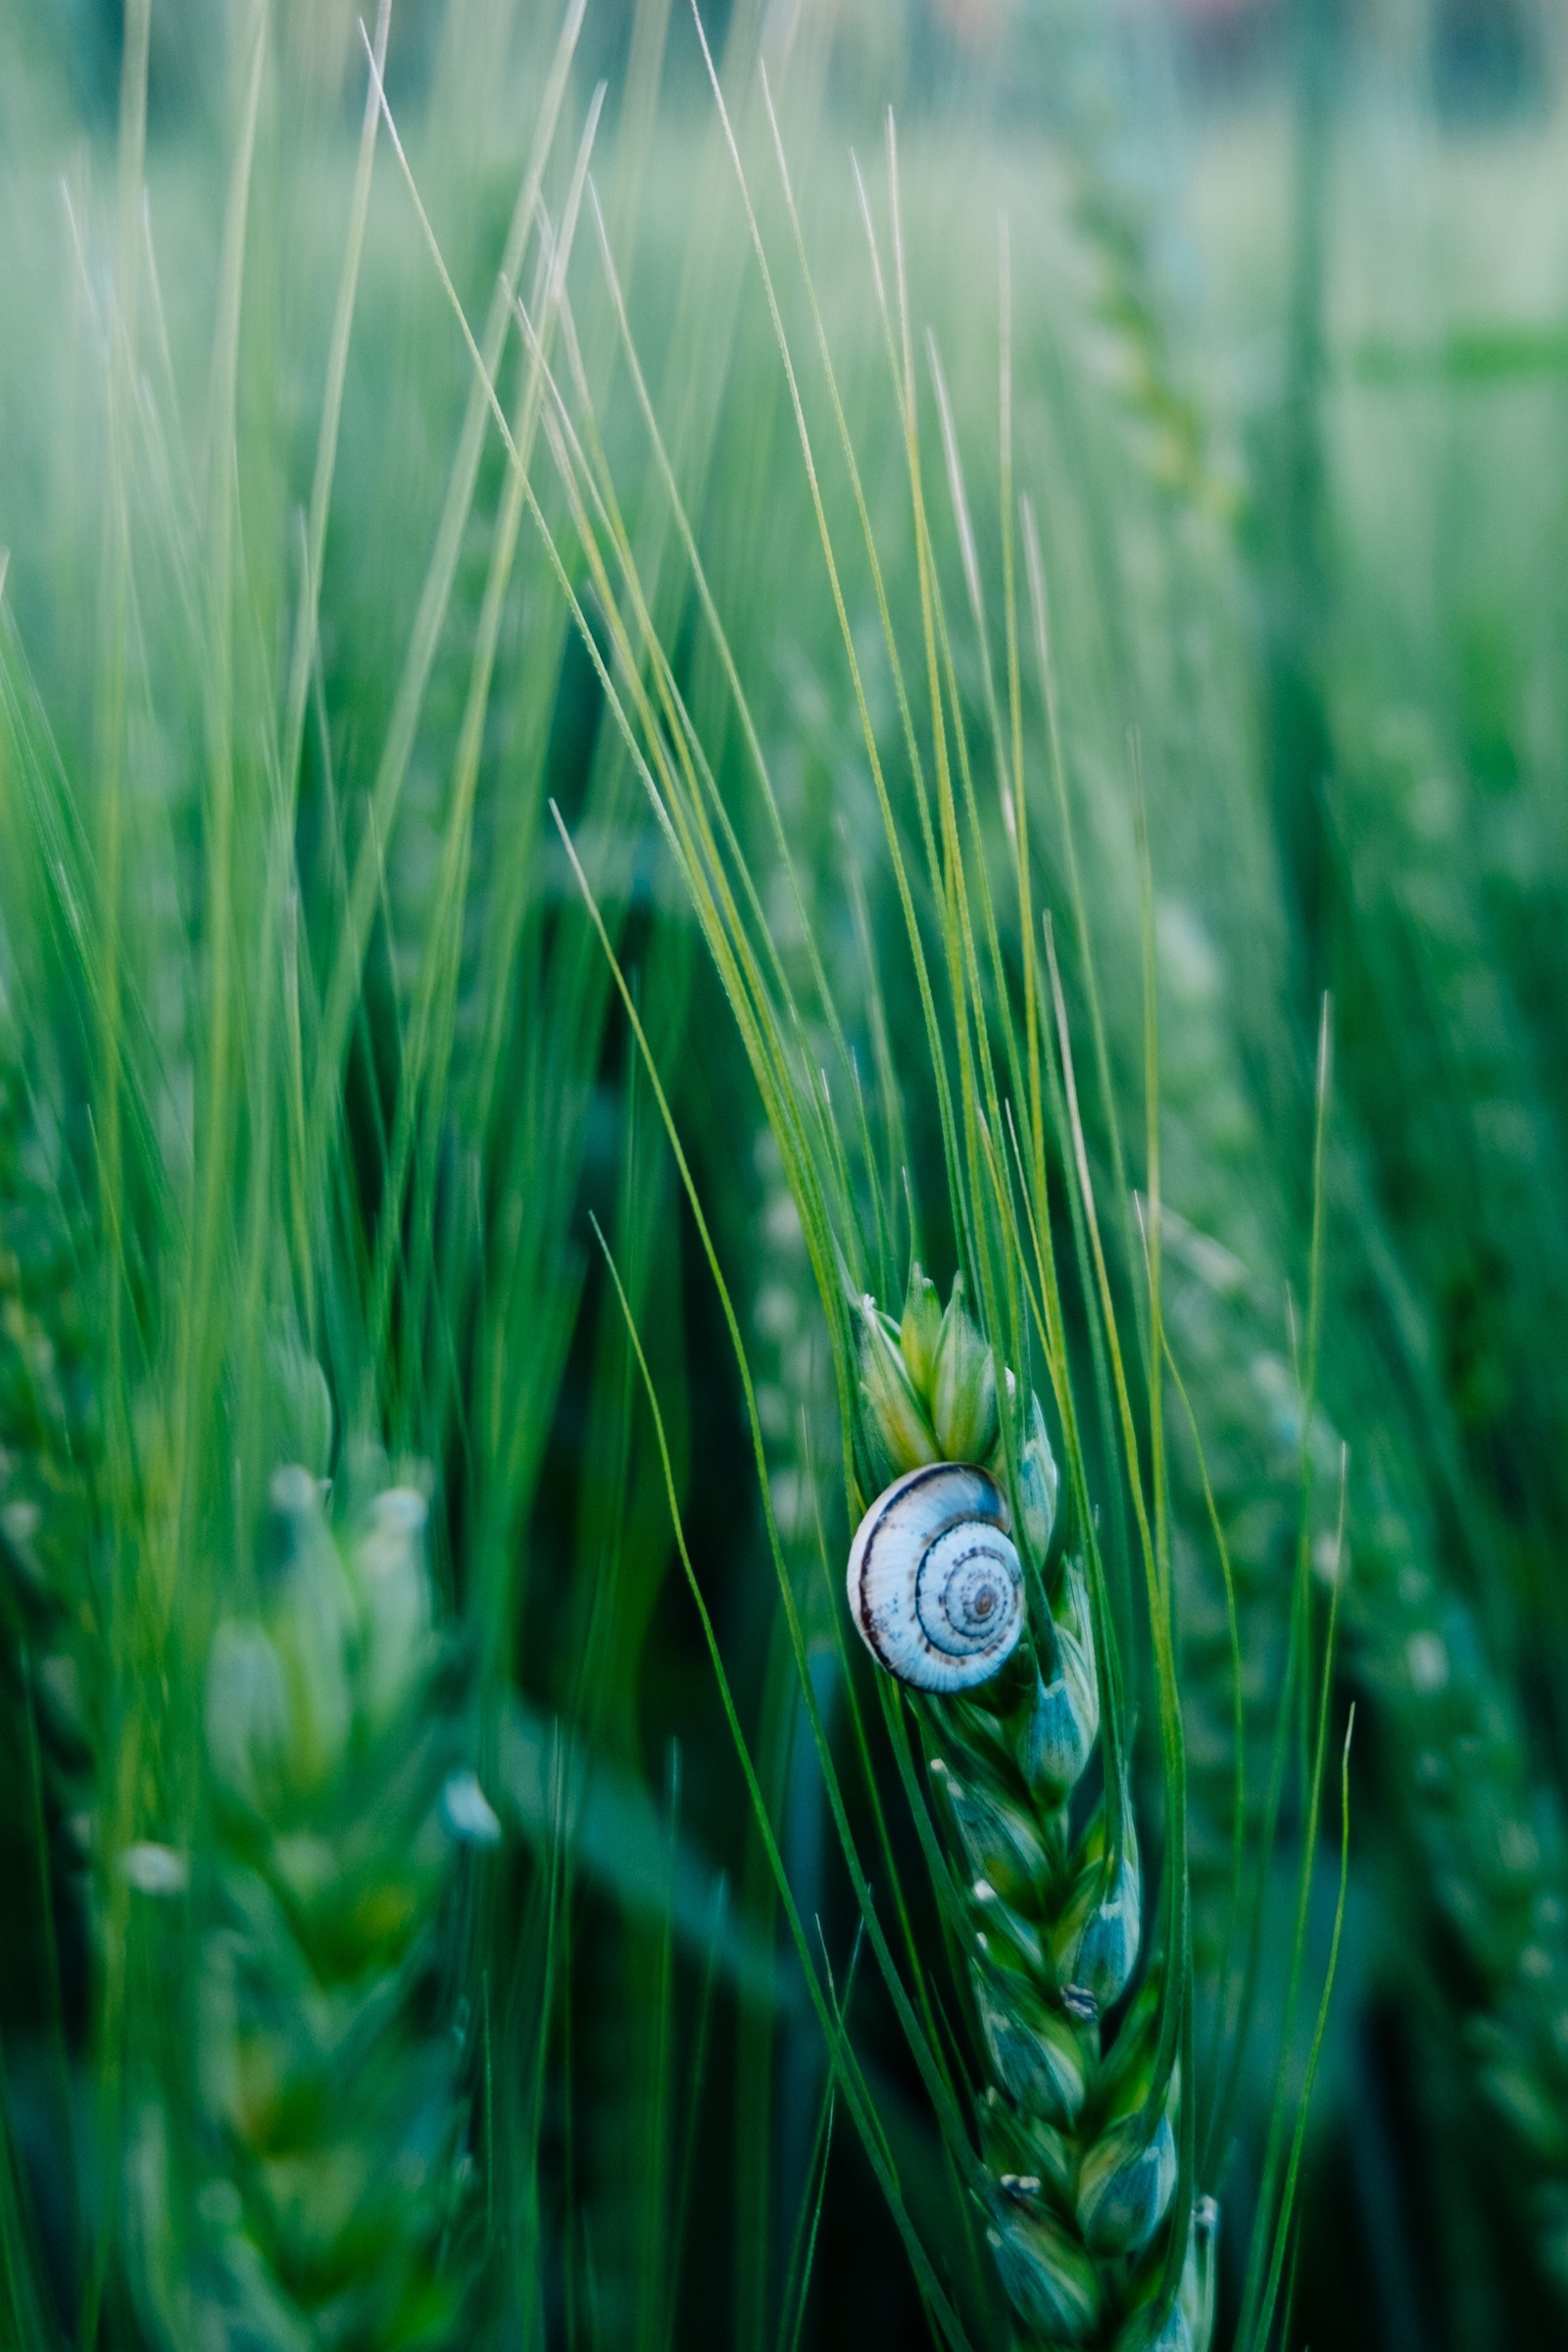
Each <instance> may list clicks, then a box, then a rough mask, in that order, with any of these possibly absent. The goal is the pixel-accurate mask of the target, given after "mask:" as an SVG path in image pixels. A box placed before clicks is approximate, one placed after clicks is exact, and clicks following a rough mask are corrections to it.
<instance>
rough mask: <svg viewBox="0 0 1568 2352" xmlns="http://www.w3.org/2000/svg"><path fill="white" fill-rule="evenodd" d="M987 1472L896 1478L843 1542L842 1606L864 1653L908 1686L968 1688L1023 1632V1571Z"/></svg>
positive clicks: (944, 1469)
mask: <svg viewBox="0 0 1568 2352" xmlns="http://www.w3.org/2000/svg"><path fill="white" fill-rule="evenodd" d="M1007 1527H1008V1517H1007V1498H1006V1496H1005V1495H1004V1494H1003V1491H1002V1489H1001V1488H1000V1487H999V1486H998V1484H997V1482H996V1480H995V1479H994V1478H993V1477H992V1476H991V1475H990V1473H989V1471H985V1470H978V1469H974V1468H972V1467H970V1466H969V1465H967V1464H965V1463H961V1462H930V1463H927V1464H926V1465H925V1467H924V1468H922V1469H919V1470H910V1471H908V1472H907V1474H906V1475H905V1476H904V1477H903V1478H900V1479H896V1480H895V1481H894V1483H893V1485H892V1486H891V1487H889V1488H888V1489H887V1490H886V1491H885V1492H884V1493H883V1494H881V1495H878V1496H877V1498H876V1500H875V1502H873V1503H872V1505H871V1508H870V1509H869V1510H868V1511H867V1512H866V1514H865V1517H864V1518H863V1519H862V1520H861V1521H860V1524H859V1527H858V1529H857V1531H856V1537H855V1542H854V1544H852V1545H851V1546H850V1566H849V1575H848V1580H847V1581H848V1584H849V1593H850V1608H851V1611H852V1613H853V1615H854V1618H855V1622H856V1624H857V1625H858V1628H859V1630H860V1636H861V1639H862V1640H863V1642H865V1645H866V1647H867V1648H868V1649H869V1650H870V1652H871V1655H872V1656H873V1657H874V1658H876V1659H877V1660H878V1661H879V1662H880V1663H881V1664H882V1665H883V1666H885V1667H886V1668H887V1670H888V1672H889V1673H890V1674H896V1675H897V1676H898V1678H899V1680H900V1681H901V1682H904V1683H908V1684H910V1685H912V1687H913V1688H914V1689H915V1690H916V1691H967V1690H969V1689H970V1688H971V1687H972V1686H973V1685H974V1684H976V1683H983V1682H985V1681H987V1680H988V1679H989V1677H990V1676H992V1675H993V1674H995V1673H996V1672H997V1669H998V1668H999V1667H1000V1666H1001V1665H1002V1664H1003V1663H1004V1661H1005V1659H1006V1658H1008V1657H1010V1656H1011V1654H1012V1651H1013V1650H1014V1649H1015V1648H1016V1646H1017V1642H1018V1636H1019V1635H1020V1634H1021V1633H1022V1631H1023V1618H1024V1596H1023V1571H1022V1569H1021V1567H1020V1566H1019V1562H1018V1554H1017V1552H1016V1550H1015V1549H1014V1548H1013V1544H1012V1540H1011V1538H1010V1536H1009V1535H1008V1533H1007Z"/></svg>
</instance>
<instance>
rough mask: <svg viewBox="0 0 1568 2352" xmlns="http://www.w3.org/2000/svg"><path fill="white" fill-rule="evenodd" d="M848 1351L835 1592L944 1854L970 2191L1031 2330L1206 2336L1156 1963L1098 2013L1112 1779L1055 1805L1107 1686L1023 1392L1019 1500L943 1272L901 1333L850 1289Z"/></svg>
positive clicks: (1121, 1899)
mask: <svg viewBox="0 0 1568 2352" xmlns="http://www.w3.org/2000/svg"><path fill="white" fill-rule="evenodd" d="M860 1366H861V1382H860V1395H861V1405H862V1420H863V1423H864V1435H865V1437H866V1440H867V1450H868V1453H869V1455H870V1457H871V1458H872V1459H873V1460H874V1461H875V1462H876V1463H877V1465H878V1467H879V1469H881V1468H883V1467H885V1468H887V1469H888V1471H889V1472H890V1473H891V1476H892V1482H893V1483H892V1484H891V1485H889V1486H888V1487H887V1489H886V1490H885V1492H884V1493H883V1494H882V1495H879V1496H878V1498H877V1500H876V1501H875V1502H873V1504H872V1505H871V1508H870V1510H869V1511H868V1512H867V1513H866V1514H865V1517H864V1519H863V1520H862V1521H861V1524H860V1527H859V1530H858V1533H857V1536H856V1539H855V1544H854V1546H853V1548H852V1550H851V1555H850V1568H849V1585H850V1601H851V1607H852V1610H853V1612H854V1614H855V1618H856V1623H857V1625H858V1628H859V1631H860V1633H861V1635H862V1637H863V1639H864V1640H865V1642H866V1643H867V1646H868V1647H869V1648H870V1649H871V1651H872V1654H873V1655H874V1656H875V1657H876V1658H877V1660H878V1662H879V1663H880V1664H881V1665H883V1666H884V1667H886V1668H887V1669H888V1670H889V1671H890V1672H892V1673H893V1674H895V1675H897V1676H898V1678H899V1679H900V1680H901V1681H902V1682H904V1683H906V1684H907V1686H909V1688H910V1689H911V1691H912V1692H913V1697H912V1701H911V1703H912V1705H913V1708H914V1711H915V1714H916V1718H917V1721H918V1723H919V1727H920V1732H921V1737H922V1740H923V1743H924V1748H925V1755H926V1763H927V1770H928V1774H929V1777H930V1781H931V1786H932V1788H933V1789H935V1790H936V1792H937V1796H938V1802H939V1809H940V1811H941V1813H942V1814H943V1816H944V1819H945V1824H946V1829H947V1834H948V1843H949V1850H950V1854H951V1856H952V1859H953V1862H954V1864H955V1866H956V1871H955V1876H956V1881H957V1884H956V1886H950V1887H948V1888H947V1889H946V1890H945V1891H946V1892H947V1893H948V1895H949V1896H950V1898H951V1904H950V1907H951V1913H952V1916H953V1919H954V1924H955V1927H956V1934H957V1939H958V1943H959V1947H960V1949H961V1950H962V1952H963V1954H964V1956H965V1959H966V1963H967V1970H968V1977H969V1986H970V1991H971V1994H972V1997H973V2005H974V2014H975V2018H976V2021H977V2023H978V2026H979V2036H980V2042H981V2045H982V2048H983V2051H984V2066H985V2072H986V2075H987V2076H988V2078H989V2079H988V2081H987V2082H986V2084H985V2087H984V2090H983V2093H982V2095H981V2097H980V2099H979V2102H978V2118H977V2120H978V2125H979V2137H980V2152H981V2174H980V2182H979V2186H978V2187H977V2192H976V2193H977V2194H978V2195H979V2196H980V2198H981V2200H982V2202H983V2204H984V2206H985V2209H986V2234H987V2238H988V2241H989V2243H990V2246H991V2249H992V2252H993V2255H994V2256H995V2259H996V2264H997V2271H998V2275H999V2277H1000V2278H1001V2280H1002V2283H1003V2286H1004V2287H1005V2291H1006V2294H1007V2297H1008V2299H1009V2301H1010V2302H1011V2304H1012V2306H1013V2309H1014V2311H1015V2313H1016V2314H1017V2317H1018V2320H1019V2321H1020V2323H1021V2324H1022V2340H1023V2341H1024V2342H1027V2343H1030V2344H1049V2345H1060V2346H1066V2345H1085V2346H1088V2345H1114V2346H1116V2347H1118V2352H1120V2348H1121V2347H1126V2352H1134V2347H1137V2352H1207V2347H1208V2344H1209V2340H1210V2336H1211V2333H1212V2327H1213V2279H1212V2263H1213V2241H1214V2229H1215V2212H1214V2208H1213V2206H1212V2203H1211V2201H1210V2200H1207V2199H1202V2200H1200V2203H1199V2206H1198V2208H1197V2210H1196V2211H1195V2212H1194V2213H1192V2214H1191V2215H1189V2214H1188V2213H1187V2212H1186V2210H1185V2209H1183V2210H1181V2211H1178V2210H1177V2207H1176V2202H1175V2191H1176V2184H1177V2176H1178V2169H1179V2168H1178V2163H1177V2146H1176V2133H1175V2131H1174V2129H1173V2124H1174V2119H1175V2115H1176V2110H1177V2106H1178V2102H1179V2099H1180V2096H1181V2085H1180V2082H1179V2081H1178V2080H1177V2079H1176V2076H1175V2074H1174V2071H1172V2070H1167V2071H1166V2072H1165V2073H1164V2074H1163V2075H1162V2074H1161V2073H1160V2072H1159V2065H1160V2062H1159V2047H1160V2042H1161V2035H1160V2022H1161V2010H1162V1998H1163V1988H1162V1977H1161V1974H1160V1972H1159V1970H1158V1969H1157V1968H1154V1969H1151V1970H1149V1971H1148V1972H1146V1975H1145V1978H1144V1981H1143V1984H1142V1985H1141V1986H1140V1987H1139V1989H1138V1991H1137V1993H1136V1995H1135V1996H1134V1998H1133V1999H1132V2001H1131V2002H1130V2004H1129V2005H1128V2006H1127V2008H1126V2010H1125V2012H1124V2013H1123V2015H1122V2017H1121V2020H1120V2023H1119V2025H1118V2026H1117V2027H1115V2028H1114V2029H1112V2028H1111V2027H1110V2026H1109V2024H1108V2023H1107V2019H1108V2017H1109V2015H1110V2013H1112V2012H1114V2011H1115V2010H1116V2008H1117V2006H1118V2004H1120V2003H1121V2002H1122V1999H1123V1996H1124V1995H1125V1994H1126V1993H1127V1991H1128V1989H1129V1987H1130V1986H1131V1985H1132V1983H1133V1979H1134V1976H1135V1972H1136V1969H1137V1964H1138V1958H1139V1948H1140V1943H1141V1941H1142V1936H1143V1897H1142V1884H1141V1876H1140V1871H1139V1863H1138V1842H1137V1837H1136V1832H1135V1827H1134V1823H1133V1818H1132V1811H1131V1805H1130V1802H1129V1801H1128V1800H1127V1799H1126V1797H1125V1795H1123V1796H1121V1797H1120V1798H1118V1796H1117V1794H1116V1789H1115V1782H1116V1779H1117V1777H1118V1776H1114V1775H1112V1774H1110V1773H1108V1772H1107V1775H1106V1792H1105V1795H1104V1797H1103V1799H1102V1801H1101V1802H1100V1804H1099V1805H1098V1806H1097V1807H1096V1808H1095V1809H1094V1811H1093V1813H1092V1815H1091V1817H1090V1818H1089V1820H1088V1821H1087V1822H1086V1823H1082V1824H1081V1825H1080V1824H1079V1822H1078V1820H1077V1813H1075V1809H1074V1805H1073V1798H1074V1794H1075V1791H1076V1790H1077V1789H1078V1788H1079V1785H1080V1783H1081V1782H1082V1780H1083V1778H1084V1775H1085V1773H1086V1771H1087V1769H1088V1767H1089V1764H1090V1761H1091V1759H1092V1756H1093V1754H1094V1750H1095V1747H1096V1744H1097V1742H1098V1740H1099V1737H1100V1678H1099V1676H1098V1674H1097V1670H1096V1663H1095V1634H1094V1622H1093V1611H1092V1608H1091V1604H1090V1596H1089V1586H1088V1570H1087V1564H1086V1562H1085V1560H1084V1558H1083V1556H1082V1551H1081V1547H1080V1545H1079V1544H1078V1542H1077V1540H1076V1537H1075V1534H1074V1531H1073V1529H1072V1527H1071V1526H1070V1524H1069V1522H1068V1518H1067V1514H1066V1511H1065V1508H1064V1507H1062V1508H1058V1479H1057V1472H1056V1465H1055V1461H1054V1457H1053V1454H1052V1450H1051V1446H1050V1443H1049V1440H1048V1437H1047V1433H1046V1427H1045V1420H1044V1416H1043V1414H1042V1412H1041V1409H1040V1404H1039V1400H1038V1398H1036V1397H1031V1398H1030V1399H1029V1403H1028V1407H1027V1411H1026V1414H1025V1416H1024V1418H1023V1424H1022V1428H1021V1430H1020V1432H1019V1446H1018V1470H1017V1474H1016V1477H1015V1480H1014V1488H1015V1493H1016V1497H1017V1510H1016V1514H1014V1512H1013V1511H1012V1509H1011V1508H1010V1507H1009V1504H1008V1501H1007V1498H1006V1494H1005V1466H1004V1451H1005V1440H1004V1437H1003V1435H1002V1431H1001V1426H1000V1416H999V1409H998V1400H997V1384H996V1379H995V1373H994V1367H993V1361H992V1356H991V1351H990V1349H989V1348H987V1346H986V1344H985V1342H984V1340H983V1338H982V1336H981V1334H980V1332H979V1331H978V1330H977V1328H976V1326H975V1325H974V1323H973V1322H972V1320H971V1319H970V1317H969V1315H968V1313H967V1311H966V1309H965V1307H964V1304H963V1295H962V1285H961V1282H959V1283H956V1284H955V1286H954V1295H953V1299H952V1301H951V1303H950V1305H949V1307H948V1309H947V1312H946V1314H945V1315H943V1316H942V1317H941V1320H940V1325H938V1322H937V1319H936V1315H935V1299H934V1295H933V1294H932V1292H931V1286H930V1284H929V1283H928V1282H927V1281H926V1280H925V1278H924V1276H923V1275H922V1274H921V1272H920V1269H919V1268H918V1267H916V1268H915V1269H914V1271H913V1274H912V1277H911V1280H910V1285H909V1297H908V1301H907V1307H906V1311H905V1316H904V1320H903V1323H902V1325H895V1324H894V1323H893V1322H892V1320H891V1318H890V1317H888V1316H887V1315H885V1314H884V1313H882V1312H881V1310H880V1309H879V1308H878V1307H877V1305H876V1303H875V1301H874V1300H873V1299H869V1298H868V1299H865V1300H863V1301H862V1306H861V1334H860ZM1004 1385H1005V1387H1006V1388H1007V1390H1008V1392H1009V1394H1010V1393H1011V1390H1012V1382H1011V1379H1010V1377H1009V1379H1008V1380H1007V1381H1006V1382H1005V1384H1004ZM933 1436H935V1438H936V1439H937V1441H938V1446H940V1447H941V1450H940V1451H939V1450H938V1446H933V1445H932V1443H931V1441H932V1438H933ZM1015 1539H1016V1540H1015ZM1020 1553H1021V1554H1022V1555H1023V1556H1022V1557H1020ZM1031 1572H1032V1573H1031ZM1031 1583H1033V1585H1034V1586H1035V1588H1036V1590H1037V1591H1038V1592H1039V1593H1042V1594H1043V1595H1044V1599H1045V1607H1044V1611H1043V1612H1041V1611H1040V1610H1039V1609H1038V1608H1036V1609H1034V1610H1033V1611H1032V1609H1031V1603H1030V1599H1029V1587H1030V1584H1031ZM1081 1810H1082V1808H1081V1807H1080V1808H1078V1809H1077V1812H1078V1813H1081ZM1176 2229H1181V2230H1183V2231H1185V2232H1186V2233H1187V2250H1186V2257H1185V2261H1184V2262H1183V2263H1182V2264H1180V2265H1179V2266H1177V2267H1178V2268H1179V2270H1180V2276H1181V2285H1180V2290H1179V2292H1177V2294H1176V2295H1175V2296H1174V2298H1173V2299H1171V2300H1170V2301H1169V2305H1168V2308H1166V2307H1164V2304H1163V2301H1162V2288H1163V2290H1164V2294H1165V2295H1168V2294H1169V2287H1168V2285H1167V2284H1166V2281H1167V2280H1168V2278H1169V2277H1170V2268H1169V2256H1170V2252H1171V2248H1170V2242H1169V2241H1170V2238H1171V2234H1172V2232H1173V2231H1174V2230H1176Z"/></svg>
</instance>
